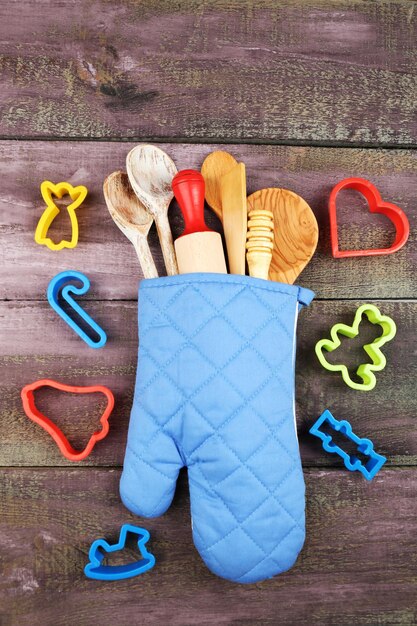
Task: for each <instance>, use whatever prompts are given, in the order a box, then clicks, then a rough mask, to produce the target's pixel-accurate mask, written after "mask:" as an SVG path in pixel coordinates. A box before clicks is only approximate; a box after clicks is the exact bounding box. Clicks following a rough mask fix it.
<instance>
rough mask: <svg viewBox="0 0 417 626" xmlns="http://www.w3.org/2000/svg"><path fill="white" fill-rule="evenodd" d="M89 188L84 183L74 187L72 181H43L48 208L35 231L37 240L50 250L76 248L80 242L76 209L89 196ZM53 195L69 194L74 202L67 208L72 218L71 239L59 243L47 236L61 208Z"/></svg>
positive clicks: (42, 187) (59, 196) (43, 194)
mask: <svg viewBox="0 0 417 626" xmlns="http://www.w3.org/2000/svg"><path fill="white" fill-rule="evenodd" d="M87 193H88V190H87V187H84V185H78V186H77V187H73V186H72V185H71V184H70V183H65V182H63V183H57V184H56V185H54V183H51V182H50V181H49V180H44V181H43V182H42V183H41V194H42V198H43V200H44V202H45V204H46V209H45V210H44V212H43V213H42V215H41V217H40V219H39V222H38V225H37V227H36V231H35V241H36V243H38V244H39V245H41V246H46V247H47V248H49V249H50V250H62V249H63V248H75V246H76V245H77V243H78V220H77V216H76V214H75V210H76V209H78V207H79V206H80V204H82V203H83V202H84V200H85V198H86V196H87ZM53 195H54V196H55V197H56V198H62V197H63V196H65V195H69V197H70V198H71V200H72V202H71V204H69V205H68V206H67V207H66V208H67V210H68V214H69V217H70V220H71V239H70V240H68V239H62V240H61V241H60V242H59V243H54V242H53V241H52V239H51V238H50V237H48V236H47V234H48V231H49V228H50V226H51V224H52V222H53V221H54V219H55V218H56V216H57V215H58V214H59V212H60V209H59V207H57V206H56V204H55V202H54V199H53Z"/></svg>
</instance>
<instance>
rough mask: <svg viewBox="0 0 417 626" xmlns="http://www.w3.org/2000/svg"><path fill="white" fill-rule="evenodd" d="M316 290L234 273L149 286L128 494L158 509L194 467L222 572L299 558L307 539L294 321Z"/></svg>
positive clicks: (270, 567) (268, 570) (134, 502)
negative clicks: (296, 403)
mask: <svg viewBox="0 0 417 626" xmlns="http://www.w3.org/2000/svg"><path fill="white" fill-rule="evenodd" d="M313 295H314V294H313V293H312V292H311V291H309V290H307V289H303V288H300V287H296V286H293V285H284V284H281V283H274V282H269V281H264V280H259V279H255V278H250V277H247V276H236V275H224V274H188V275H181V276H170V277H166V278H157V279H150V280H144V281H142V283H141V285H140V289H139V337H140V349H139V357H138V368H137V378H136V387H135V397H134V403H133V408H132V413H131V418H130V425H129V434H128V443H127V449H126V456H125V462H124V469H123V473H122V478H121V483H120V494H121V498H122V500H123V502H124V504H125V505H126V506H127V508H128V509H129V510H131V511H133V512H134V513H136V514H137V515H140V516H143V517H154V516H159V515H161V514H162V513H164V511H166V509H167V508H168V507H169V505H170V503H171V501H172V498H173V495H174V491H175V484H176V480H177V477H178V472H179V470H180V469H181V467H183V466H187V468H188V476H189V485H190V501H191V516H192V531H193V539H194V543H195V545H196V547H197V549H198V551H199V553H200V555H201V557H202V558H203V560H204V562H205V563H206V565H207V566H208V567H209V569H210V570H211V571H212V572H214V573H215V574H217V575H219V576H222V577H224V578H227V579H229V580H233V581H236V582H241V583H251V582H256V581H260V580H263V579H265V578H269V577H271V576H274V575H276V574H278V573H280V572H283V571H285V570H287V569H289V568H290V567H291V566H292V565H293V563H294V562H295V560H296V558H297V555H298V553H299V551H300V550H301V547H302V545H303V542H304V537H305V517H304V508H305V497H304V491H305V488H304V479H303V473H302V468H301V462H300V454H299V447H298V440H297V433H296V424H295V413H294V365H295V343H296V342H295V339H296V338H295V330H296V324H297V316H298V311H299V309H300V308H301V307H302V306H303V305H307V304H309V302H310V301H311V300H312V298H313Z"/></svg>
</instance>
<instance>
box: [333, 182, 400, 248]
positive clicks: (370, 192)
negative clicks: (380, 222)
mask: <svg viewBox="0 0 417 626" xmlns="http://www.w3.org/2000/svg"><path fill="white" fill-rule="evenodd" d="M342 189H356V191H359V192H360V193H361V194H362V195H363V196H364V197H365V198H366V200H367V202H368V206H369V211H370V212H371V213H382V214H383V215H386V217H387V218H388V219H389V220H390V221H391V222H392V223H393V224H394V226H395V232H396V234H395V239H394V243H393V244H392V246H391V247H390V248H372V249H370V250H339V237H338V233H337V218H336V197H337V194H338V193H339V191H341V190H342ZM329 216H330V238H331V242H332V254H333V256H334V258H335V259H341V258H343V257H352V256H376V255H378V254H392V253H393V252H397V251H398V250H400V248H402V247H403V245H404V244H405V243H406V241H407V239H408V235H409V234H410V224H409V222H408V219H407V216H406V214H405V213H404V211H403V210H402V209H400V207H398V206H396V205H395V204H391V203H390V202H384V201H383V200H382V198H381V194H380V193H379V191H378V189H377V188H376V187H375V186H374V185H373V184H372V183H370V182H369V180H366V179H365V178H345V179H344V180H341V181H340V183H338V184H337V185H336V187H334V188H333V189H332V192H331V194H330V198H329Z"/></svg>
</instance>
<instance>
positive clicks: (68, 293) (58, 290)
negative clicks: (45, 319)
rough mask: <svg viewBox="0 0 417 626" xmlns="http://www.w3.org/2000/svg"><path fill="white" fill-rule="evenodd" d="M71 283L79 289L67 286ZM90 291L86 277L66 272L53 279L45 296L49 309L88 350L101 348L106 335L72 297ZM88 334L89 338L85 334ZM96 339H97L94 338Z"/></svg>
mask: <svg viewBox="0 0 417 626" xmlns="http://www.w3.org/2000/svg"><path fill="white" fill-rule="evenodd" d="M71 281H77V282H80V283H81V287H76V286H75V285H71V284H67V283H71ZM89 289H90V281H89V280H88V278H87V276H85V275H84V274H82V273H81V272H77V271H76V270H67V271H65V272H61V273H60V274H57V275H56V276H54V277H53V279H52V280H51V282H50V283H49V285H48V290H47V292H46V295H47V297H48V302H49V304H50V305H51V307H52V308H53V309H54V311H56V312H57V313H58V315H59V316H60V317H62V319H63V320H64V322H66V323H67V324H68V326H70V328H72V329H73V330H74V331H75V332H76V333H77V335H78V336H79V337H81V339H82V340H83V341H85V343H86V344H87V345H88V346H90V348H102V347H103V346H104V345H105V343H106V341H107V335H106V333H105V332H104V330H103V329H102V328H101V327H100V326H99V325H98V324H97V322H95V321H94V320H93V318H92V317H90V316H89V315H88V313H86V312H85V311H84V309H82V308H81V307H80V305H79V304H78V303H77V302H76V301H75V300H74V298H73V297H72V296H73V295H76V296H83V295H84V294H85V293H87V291H88V290H89ZM60 300H61V301H65V302H66V303H67V305H68V306H69V307H70V308H71V309H72V310H73V311H74V313H75V315H76V317H79V318H80V320H81V321H82V324H83V326H80V325H79V324H78V323H77V321H76V319H73V318H72V317H71V316H70V315H69V314H68V313H67V312H66V311H65V310H64V309H63V308H62V306H61V303H60ZM87 329H88V331H89V332H90V334H91V336H90V335H89V334H88V333H87V332H86V330H87ZM96 337H97V338H96Z"/></svg>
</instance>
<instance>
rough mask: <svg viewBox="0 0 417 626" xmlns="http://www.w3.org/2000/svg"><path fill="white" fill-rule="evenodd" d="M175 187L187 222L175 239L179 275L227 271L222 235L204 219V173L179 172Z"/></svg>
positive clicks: (174, 181)
mask: <svg viewBox="0 0 417 626" xmlns="http://www.w3.org/2000/svg"><path fill="white" fill-rule="evenodd" d="M172 189H173V191H174V194H175V197H176V199H177V201H178V204H179V205H180V209H181V211H182V214H183V216H184V221H185V230H184V232H183V233H182V235H181V236H180V237H179V238H178V239H176V241H175V251H176V253H177V261H178V267H179V272H180V274H189V273H194V272H214V273H216V274H227V269H226V261H225V258H224V252H223V244H222V239H221V236H220V235H219V233H216V232H214V231H213V230H210V228H208V226H207V225H206V223H205V221H204V178H203V176H202V175H201V174H200V172H197V171H196V170H183V171H181V172H178V174H177V175H176V176H175V177H174V179H173V181H172Z"/></svg>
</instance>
